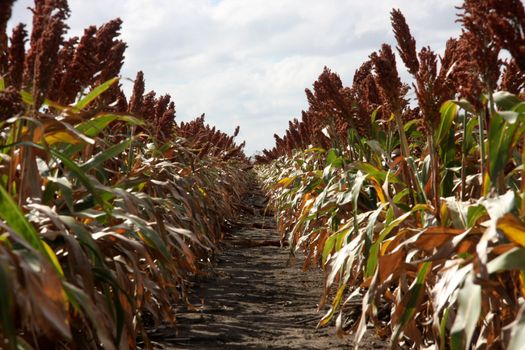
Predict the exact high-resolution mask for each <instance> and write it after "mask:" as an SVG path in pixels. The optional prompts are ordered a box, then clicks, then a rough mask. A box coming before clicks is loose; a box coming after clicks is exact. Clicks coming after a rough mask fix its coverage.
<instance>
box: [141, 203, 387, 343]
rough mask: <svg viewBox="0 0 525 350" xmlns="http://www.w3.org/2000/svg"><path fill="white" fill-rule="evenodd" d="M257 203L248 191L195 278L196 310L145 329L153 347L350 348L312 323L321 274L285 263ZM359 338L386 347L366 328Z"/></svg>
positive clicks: (331, 331)
mask: <svg viewBox="0 0 525 350" xmlns="http://www.w3.org/2000/svg"><path fill="white" fill-rule="evenodd" d="M264 201H265V199H264V197H262V196H261V195H260V193H254V194H252V195H251V196H248V197H247V201H246V203H247V204H246V208H245V209H246V210H245V211H244V213H240V214H239V223H238V226H239V227H238V228H237V229H236V230H233V233H230V234H228V236H227V238H226V239H225V241H224V243H223V245H222V250H221V251H220V252H218V253H217V255H216V256H215V261H216V262H215V264H214V267H213V268H212V270H211V271H210V273H209V274H208V276H205V277H201V278H199V279H198V280H195V284H194V287H193V293H192V294H193V295H194V296H195V297H194V299H193V300H192V303H193V305H194V306H195V309H194V310H188V309H187V308H185V309H181V310H179V312H178V315H177V320H178V321H177V326H176V327H168V326H161V327H157V328H155V329H154V330H152V331H151V332H150V339H151V340H152V341H153V342H154V344H155V346H156V347H157V348H158V349H166V350H171V349H305V350H306V349H349V348H354V346H353V342H352V340H351V338H352V337H348V338H347V339H343V340H341V339H338V338H337V337H336V336H335V334H334V333H335V332H334V328H333V326H329V327H326V328H322V329H316V325H317V322H318V321H319V319H320V318H321V317H322V315H323V313H322V312H317V310H316V305H317V303H318V301H319V298H320V296H321V293H322V287H323V286H322V272H321V271H317V270H309V271H306V272H304V271H302V269H301V262H300V260H299V259H300V258H298V260H297V262H296V263H295V264H290V263H289V256H290V255H289V250H288V249H287V248H281V247H278V246H272V244H274V243H277V240H278V239H279V235H278V234H277V232H276V231H275V222H274V220H273V218H271V217H268V216H264V215H263V213H262V212H263V208H264ZM248 212H250V214H247V213H248ZM275 245H276V244H275ZM365 338H366V339H365V341H364V342H363V343H362V344H361V345H360V349H382V348H386V347H387V345H388V343H387V342H385V341H382V340H380V339H379V338H377V337H376V336H375V335H373V334H369V335H367V336H366V337H365Z"/></svg>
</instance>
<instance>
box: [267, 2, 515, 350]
mask: <svg viewBox="0 0 525 350" xmlns="http://www.w3.org/2000/svg"><path fill="white" fill-rule="evenodd" d="M458 12H459V17H458V20H459V21H460V23H461V24H462V26H463V31H462V34H461V36H460V37H459V38H457V39H450V40H449V41H448V42H447V44H446V50H445V52H444V53H443V54H442V55H440V56H438V55H437V54H436V53H435V52H434V51H433V50H432V49H431V48H429V47H422V48H421V49H420V50H419V51H418V50H417V49H416V41H415V39H414V38H413V37H412V35H411V33H410V29H409V26H408V24H407V23H406V21H405V17H404V16H403V14H402V13H401V12H400V11H399V10H392V12H391V21H392V27H393V31H394V34H395V38H396V41H397V51H398V54H399V56H398V57H400V61H402V63H404V65H405V66H406V69H407V70H408V72H409V73H410V74H411V75H412V77H413V85H412V86H409V85H407V84H404V83H402V82H401V80H400V77H399V73H398V69H399V66H398V65H396V57H395V54H394V52H393V51H394V50H393V49H392V48H391V47H390V46H389V45H386V44H384V45H383V46H382V47H381V48H380V50H379V51H378V52H374V53H372V54H371V55H370V56H369V60H368V61H366V62H365V63H363V65H362V66H361V67H360V68H359V69H358V70H357V71H356V72H355V75H354V77H353V84H352V86H351V87H345V86H343V84H342V82H341V80H340V78H339V76H338V75H337V74H335V73H333V72H331V71H330V70H329V69H327V68H325V70H324V72H323V73H322V74H321V75H320V76H319V79H318V80H317V81H316V82H315V83H314V85H313V90H306V95H307V98H308V102H309V108H308V110H307V111H304V112H303V113H302V117H301V119H300V120H297V119H295V120H293V121H291V122H290V123H289V128H288V130H287V131H286V134H285V135H284V136H282V137H281V136H278V135H275V140H276V146H275V147H274V148H273V149H271V150H265V151H263V153H262V155H260V156H259V157H258V158H257V160H258V163H259V164H260V165H259V166H258V171H259V175H260V177H261V179H262V181H263V182H264V186H265V189H266V191H267V193H268V194H269V195H270V197H271V202H272V207H273V209H274V210H275V211H276V216H277V220H278V227H279V230H280V232H281V234H282V240H283V242H287V243H289V245H290V246H291V249H292V251H294V252H296V251H302V252H304V254H305V255H306V257H307V260H306V263H305V268H307V267H309V266H319V267H321V268H322V269H323V270H324V272H325V275H324V278H325V292H324V295H323V296H322V297H321V303H320V304H321V305H320V308H322V306H323V305H326V304H328V305H330V310H329V312H328V313H326V315H325V316H324V317H323V318H322V320H321V321H320V322H319V325H320V326H324V325H327V324H328V323H329V322H330V321H331V320H335V326H336V328H337V332H338V334H339V335H341V336H343V335H344V334H346V333H352V334H354V336H355V339H356V340H357V341H360V340H361V339H362V336H363V334H364V332H365V330H366V328H367V325H369V324H370V323H372V324H373V325H374V326H375V330H376V332H377V333H378V334H380V335H381V336H384V337H389V338H390V339H391V342H392V343H391V344H392V346H393V347H396V346H398V345H400V346H406V347H413V348H427V347H430V348H434V347H437V348H440V349H449V348H450V349H473V348H482V349H485V348H490V349H501V348H509V349H522V348H523V342H524V340H525V328H524V323H525V300H524V297H525V277H524V276H525V275H524V273H525V223H524V219H525V169H524V164H525V102H524V99H525V35H524V32H525V12H524V9H523V4H522V2H521V1H519V0H516V1H514V0H509V1H492V0H484V1H474V0H466V1H465V2H464V4H463V6H462V7H461V8H459V9H458ZM398 61H399V59H398ZM409 95H412V96H414V95H415V97H416V99H415V101H409V97H408V96H409ZM356 300H357V301H359V303H360V304H361V305H362V310H361V311H360V314H359V315H358V317H352V314H353V313H355V308H353V307H351V305H354V304H355V301H356Z"/></svg>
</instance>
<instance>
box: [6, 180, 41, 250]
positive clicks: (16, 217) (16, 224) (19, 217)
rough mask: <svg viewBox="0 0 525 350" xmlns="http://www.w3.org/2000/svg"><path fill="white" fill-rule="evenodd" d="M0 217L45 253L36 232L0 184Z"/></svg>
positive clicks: (34, 246)
mask: <svg viewBox="0 0 525 350" xmlns="http://www.w3.org/2000/svg"><path fill="white" fill-rule="evenodd" d="M0 217H1V218H2V219H3V220H5V222H6V223H7V224H8V225H9V226H10V227H11V228H12V229H13V231H15V232H16V233H17V234H18V235H20V237H22V238H23V239H24V240H25V241H26V242H27V243H29V245H31V246H32V247H33V248H35V249H36V250H37V251H39V252H41V253H43V254H44V255H47V254H46V250H45V248H44V245H43V244H42V241H41V240H40V236H39V235H38V232H37V231H36V230H35V228H34V227H33V225H31V223H30V222H29V221H28V220H27V219H26V217H25V216H24V213H22V211H21V210H20V208H19V207H18V205H17V204H16V203H15V201H14V200H13V198H11V196H10V195H9V193H8V192H7V191H6V190H5V189H4V187H3V186H0Z"/></svg>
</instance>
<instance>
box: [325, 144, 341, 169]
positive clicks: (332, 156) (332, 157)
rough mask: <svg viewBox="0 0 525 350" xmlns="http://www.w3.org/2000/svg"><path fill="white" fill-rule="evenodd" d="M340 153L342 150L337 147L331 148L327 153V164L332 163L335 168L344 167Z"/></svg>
mask: <svg viewBox="0 0 525 350" xmlns="http://www.w3.org/2000/svg"><path fill="white" fill-rule="evenodd" d="M339 153H340V151H339V150H337V149H335V148H332V149H330V150H329V151H328V153H327V154H326V165H327V166H328V165H331V166H333V167H334V168H342V167H343V164H344V162H343V158H342V157H341V156H340V155H339Z"/></svg>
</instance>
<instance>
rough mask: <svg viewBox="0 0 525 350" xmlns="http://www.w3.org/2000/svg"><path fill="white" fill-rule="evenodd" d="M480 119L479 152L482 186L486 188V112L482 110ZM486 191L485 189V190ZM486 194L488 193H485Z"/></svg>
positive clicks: (479, 115)
mask: <svg viewBox="0 0 525 350" xmlns="http://www.w3.org/2000/svg"><path fill="white" fill-rule="evenodd" d="M478 120H479V153H480V157H481V159H480V167H481V188H482V189H485V147H484V144H485V112H484V111H481V112H480V113H479V114H478ZM483 192H485V190H483ZM483 195H484V196H485V195H486V193H483Z"/></svg>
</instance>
